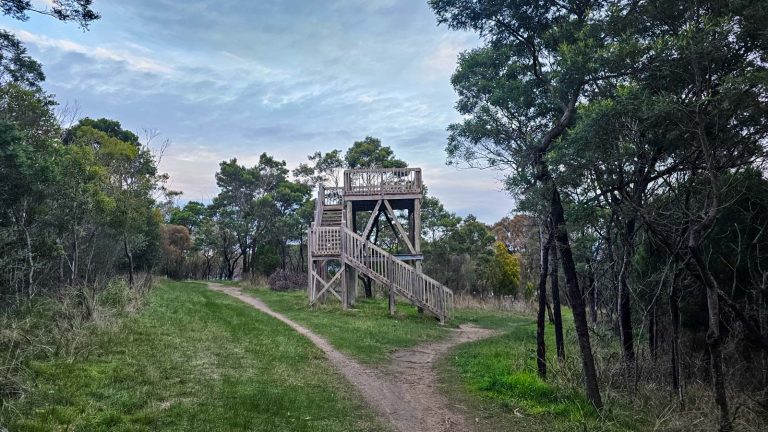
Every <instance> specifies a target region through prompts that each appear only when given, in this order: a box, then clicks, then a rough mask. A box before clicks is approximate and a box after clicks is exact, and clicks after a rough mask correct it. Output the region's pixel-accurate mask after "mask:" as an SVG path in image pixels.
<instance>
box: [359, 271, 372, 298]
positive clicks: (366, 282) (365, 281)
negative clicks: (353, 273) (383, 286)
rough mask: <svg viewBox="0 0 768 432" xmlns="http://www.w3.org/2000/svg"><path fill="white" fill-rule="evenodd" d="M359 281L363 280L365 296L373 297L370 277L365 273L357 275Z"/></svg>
mask: <svg viewBox="0 0 768 432" xmlns="http://www.w3.org/2000/svg"><path fill="white" fill-rule="evenodd" d="M359 278H360V281H361V282H363V291H365V298H373V287H372V286H371V285H372V281H371V278H370V277H368V276H366V275H359Z"/></svg>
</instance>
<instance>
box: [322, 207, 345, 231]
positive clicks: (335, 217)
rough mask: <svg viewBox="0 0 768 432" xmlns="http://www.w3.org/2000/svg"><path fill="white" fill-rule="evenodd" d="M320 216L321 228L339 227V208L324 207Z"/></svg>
mask: <svg viewBox="0 0 768 432" xmlns="http://www.w3.org/2000/svg"><path fill="white" fill-rule="evenodd" d="M322 211H323V213H322V215H321V216H320V226H321V227H340V226H341V211H342V210H341V206H325V207H323V210H322Z"/></svg>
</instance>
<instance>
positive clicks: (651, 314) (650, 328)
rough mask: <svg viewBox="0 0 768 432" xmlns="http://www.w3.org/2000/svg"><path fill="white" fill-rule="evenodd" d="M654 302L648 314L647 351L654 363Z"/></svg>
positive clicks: (655, 342)
mask: <svg viewBox="0 0 768 432" xmlns="http://www.w3.org/2000/svg"><path fill="white" fill-rule="evenodd" d="M657 341H658V340H657V338H656V302H655V301H654V302H653V303H651V310H650V312H649V313H648V351H650V353H651V359H652V360H653V361H654V363H655V362H656V348H657V345H656V344H657Z"/></svg>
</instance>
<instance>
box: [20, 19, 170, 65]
mask: <svg viewBox="0 0 768 432" xmlns="http://www.w3.org/2000/svg"><path fill="white" fill-rule="evenodd" d="M15 33H16V36H17V37H18V38H19V40H21V41H22V42H24V43H27V44H33V45H35V46H37V47H38V48H39V49H43V50H44V49H54V50H59V51H63V52H70V53H77V54H82V55H84V56H86V57H90V58H92V59H95V60H100V61H112V62H120V63H124V64H126V65H127V66H128V67H129V68H130V69H133V70H135V71H139V72H151V73H157V74H171V73H172V72H173V68H171V67H170V66H168V65H166V64H163V63H161V62H159V61H157V60H154V59H152V58H149V57H145V56H141V55H136V54H133V53H130V52H126V51H122V50H115V49H109V48H104V47H88V46H85V45H81V44H79V43H76V42H73V41H70V40H66V39H53V38H49V37H47V36H44V35H39V34H35V33H31V32H28V31H26V30H16V31H15ZM134 47H135V44H134Z"/></svg>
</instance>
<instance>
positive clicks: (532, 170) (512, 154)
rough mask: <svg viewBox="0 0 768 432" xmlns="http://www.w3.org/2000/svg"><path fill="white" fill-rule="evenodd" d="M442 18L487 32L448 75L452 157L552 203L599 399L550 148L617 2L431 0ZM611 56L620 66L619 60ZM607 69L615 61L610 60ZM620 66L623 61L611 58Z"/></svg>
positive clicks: (593, 77) (572, 113) (590, 390)
mask: <svg viewBox="0 0 768 432" xmlns="http://www.w3.org/2000/svg"><path fill="white" fill-rule="evenodd" d="M430 5H431V7H432V9H433V10H434V11H435V13H436V15H437V19H438V23H440V24H445V25H447V26H448V27H450V28H452V29H455V30H472V31H476V32H478V33H479V34H480V35H481V36H482V37H483V38H484V40H485V41H486V44H485V45H484V46H482V47H480V48H477V49H474V50H471V51H469V52H465V53H462V54H461V55H460V57H459V66H458V69H457V71H456V73H455V74H454V76H453V78H452V83H453V85H454V88H455V89H456V91H457V92H458V94H459V102H458V104H457V108H458V110H459V112H460V113H461V114H463V115H464V116H465V117H466V119H465V120H464V121H463V122H461V123H457V124H453V125H451V126H450V127H449V133H450V135H449V141H448V147H447V151H448V155H449V160H450V161H452V162H464V163H467V164H469V165H470V166H488V167H494V168H499V169H505V170H507V179H508V181H507V184H508V187H509V189H510V190H511V191H514V192H527V196H528V197H529V198H535V199H538V200H543V201H546V202H548V203H549V211H548V212H549V217H550V218H551V219H552V222H553V224H554V227H555V241H556V244H557V247H558V249H559V251H560V256H561V259H562V267H563V271H564V273H565V281H566V287H567V290H568V293H569V301H570V304H571V307H572V309H573V316H574V324H575V327H576V333H577V336H578V340H579V346H580V350H581V355H582V366H583V369H584V375H585V378H586V379H585V386H586V394H587V397H588V398H589V400H590V401H591V402H592V403H593V404H594V405H595V406H596V407H598V408H600V407H601V406H602V399H601V397H600V390H599V387H598V383H597V372H596V370H595V363H594V358H593V353H592V346H591V343H590V340H589V329H588V326H587V320H586V312H585V308H584V302H583V298H582V296H581V290H580V288H579V283H578V275H577V272H576V264H575V262H574V259H573V255H572V252H571V249H570V242H569V238H568V231H567V228H566V221H565V213H564V208H563V204H562V198H561V195H560V191H559V189H558V187H557V185H556V184H555V183H553V181H552V174H551V172H550V166H549V164H548V161H547V158H548V154H549V153H550V152H551V151H552V147H553V145H554V143H556V142H557V140H558V139H559V138H560V137H562V136H563V134H564V133H565V132H566V131H567V130H568V128H569V127H570V126H571V125H572V124H573V122H574V120H575V118H576V112H577V104H578V102H579V100H580V98H581V97H583V96H586V94H587V93H588V92H589V91H590V90H591V89H592V88H593V87H594V86H595V85H597V84H598V83H599V82H600V81H601V79H602V78H603V77H604V76H605V74H606V72H612V70H608V71H606V70H605V69H602V68H599V66H603V65H604V62H603V59H602V58H601V56H602V55H604V53H605V51H604V50H603V47H604V46H605V44H606V41H608V40H612V39H614V38H615V39H620V38H622V37H625V36H623V35H621V34H617V35H610V36H609V35H607V34H606V29H610V28H611V27H610V26H607V25H606V24H607V23H606V22H607V21H609V20H611V19H612V18H613V17H614V15H615V11H614V9H612V8H609V7H607V4H604V3H602V2H576V3H543V4H539V3H532V2H526V1H517V0H507V1H490V0H487V1H466V0H431V1H430ZM612 66H625V65H624V64H623V63H621V62H615V63H614V64H613V65H612ZM612 69H613V67H612ZM616 69H621V68H620V67H617V68H616Z"/></svg>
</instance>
